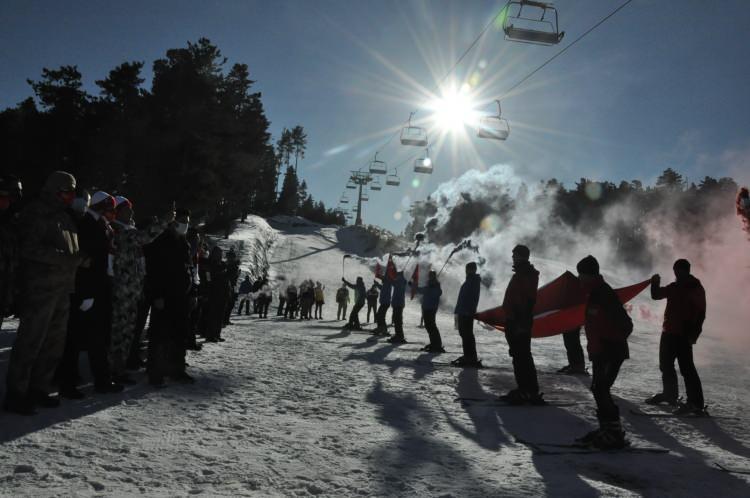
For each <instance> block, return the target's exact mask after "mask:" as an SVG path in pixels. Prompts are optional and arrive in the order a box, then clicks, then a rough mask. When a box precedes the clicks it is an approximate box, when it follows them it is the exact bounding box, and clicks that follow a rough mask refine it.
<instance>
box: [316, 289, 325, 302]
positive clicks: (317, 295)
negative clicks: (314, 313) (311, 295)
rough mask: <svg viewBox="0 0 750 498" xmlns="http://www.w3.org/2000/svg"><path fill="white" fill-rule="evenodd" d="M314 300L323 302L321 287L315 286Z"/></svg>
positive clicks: (323, 296)
mask: <svg viewBox="0 0 750 498" xmlns="http://www.w3.org/2000/svg"><path fill="white" fill-rule="evenodd" d="M315 302H316V303H320V304H325V295H324V294H323V288H322V287H316V288H315Z"/></svg>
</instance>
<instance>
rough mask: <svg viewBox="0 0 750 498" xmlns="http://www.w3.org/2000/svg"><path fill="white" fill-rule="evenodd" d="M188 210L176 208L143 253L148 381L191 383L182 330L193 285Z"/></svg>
mask: <svg viewBox="0 0 750 498" xmlns="http://www.w3.org/2000/svg"><path fill="white" fill-rule="evenodd" d="M189 225H190V211H188V210H187V209H179V210H177V211H176V212H175V217H174V221H172V222H169V224H168V226H167V229H166V230H164V231H163V232H162V233H161V234H160V235H159V236H158V237H156V239H154V241H153V242H151V244H149V245H148V246H146V247H145V248H144V252H145V255H146V289H147V295H148V298H149V300H150V302H151V325H150V327H149V340H148V363H147V373H148V378H149V383H150V384H152V385H155V386H161V385H163V384H164V377H165V376H167V375H168V376H170V377H171V378H172V379H174V380H176V381H178V382H183V383H192V382H194V379H193V378H192V377H191V376H190V375H188V373H187V372H186V371H185V366H186V365H185V352H186V350H185V341H184V334H185V330H186V329H187V328H188V327H189V320H188V314H189V309H188V308H189V298H188V296H189V293H190V290H191V288H192V286H193V280H192V274H191V266H192V261H191V259H190V246H189V245H188V243H187V240H186V239H185V235H186V234H187V230H188V227H189Z"/></svg>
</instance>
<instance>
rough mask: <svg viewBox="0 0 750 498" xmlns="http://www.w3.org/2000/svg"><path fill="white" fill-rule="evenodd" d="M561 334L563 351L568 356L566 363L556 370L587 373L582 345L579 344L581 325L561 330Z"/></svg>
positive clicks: (579, 373)
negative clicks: (565, 330) (563, 345)
mask: <svg viewBox="0 0 750 498" xmlns="http://www.w3.org/2000/svg"><path fill="white" fill-rule="evenodd" d="M562 336H563V343H564V344H565V353H566V354H567V356H568V364H567V365H565V366H564V367H562V368H561V369H559V370H558V371H557V372H558V373H562V374H566V375H585V374H587V373H588V371H587V370H586V358H585V357H584V355H583V346H581V327H578V328H575V329H572V330H568V331H567V332H563V334H562Z"/></svg>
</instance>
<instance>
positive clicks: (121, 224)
mask: <svg viewBox="0 0 750 498" xmlns="http://www.w3.org/2000/svg"><path fill="white" fill-rule="evenodd" d="M112 229H113V230H114V258H113V264H112V270H113V273H114V278H113V282H112V298H113V300H112V303H113V307H112V341H111V346H110V349H109V364H110V367H111V369H112V377H113V379H114V381H115V382H118V383H120V384H133V383H134V381H133V379H131V378H130V376H129V375H128V374H127V372H126V369H125V367H126V363H127V360H128V356H129V355H130V349H131V344H132V342H133V340H134V337H135V330H136V321H137V316H138V308H139V304H140V300H141V296H142V295H143V285H144V280H145V278H146V267H145V262H144V261H143V248H142V245H143V243H144V242H145V238H144V236H143V235H142V234H141V233H140V232H139V231H138V230H137V229H136V228H135V223H134V222H133V203H132V202H130V200H128V199H127V198H125V197H123V196H117V197H115V220H114V221H113V222H112Z"/></svg>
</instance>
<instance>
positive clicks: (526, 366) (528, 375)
mask: <svg viewBox="0 0 750 498" xmlns="http://www.w3.org/2000/svg"><path fill="white" fill-rule="evenodd" d="M529 256H530V251H529V248H528V247H526V246H524V245H517V246H516V247H514V248H513V276H512V277H511V279H510V282H508V287H507V288H506V289H505V297H504V298H503V311H504V312H505V339H506V340H507V341H508V347H509V348H510V356H511V357H512V358H513V374H514V376H515V378H516V388H515V389H513V390H511V391H510V392H509V393H508V394H506V395H505V396H502V399H504V400H506V401H508V402H509V403H511V404H527V403H530V404H536V403H543V401H542V399H541V397H540V396H539V382H538V381H537V375H536V366H535V365H534V357H533V356H532V355H531V328H532V326H533V324H534V304H536V289H537V286H538V284H539V272H538V271H537V270H536V268H534V266H533V265H532V264H531V263H530V262H529Z"/></svg>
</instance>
